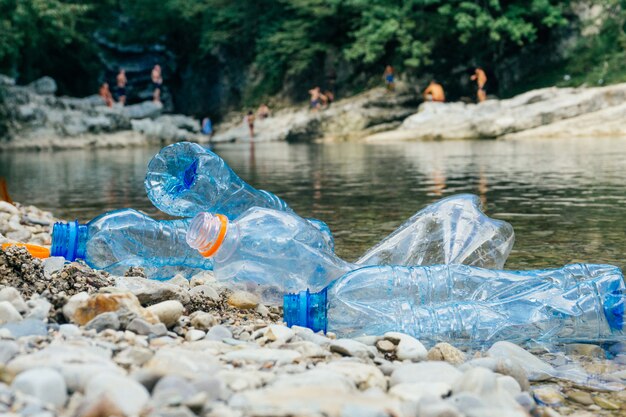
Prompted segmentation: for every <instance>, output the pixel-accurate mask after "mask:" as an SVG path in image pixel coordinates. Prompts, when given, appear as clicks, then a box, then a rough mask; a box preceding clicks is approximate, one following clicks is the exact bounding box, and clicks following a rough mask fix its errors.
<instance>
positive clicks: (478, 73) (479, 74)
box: [471, 67, 487, 103]
mask: <svg viewBox="0 0 626 417" xmlns="http://www.w3.org/2000/svg"><path fill="white" fill-rule="evenodd" d="M471 80H472V81H476V85H477V86H478V91H477V92H476V99H477V100H478V102H479V103H482V102H483V101H485V100H486V99H487V92H486V91H485V84H486V83H487V74H485V71H483V69H482V68H480V67H478V68H476V69H475V70H474V75H472V77H471Z"/></svg>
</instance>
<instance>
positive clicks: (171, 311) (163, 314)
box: [146, 300, 185, 327]
mask: <svg viewBox="0 0 626 417" xmlns="http://www.w3.org/2000/svg"><path fill="white" fill-rule="evenodd" d="M146 310H148V311H149V312H150V313H152V314H154V315H155V316H156V317H158V319H159V321H161V323H163V324H165V326H167V327H172V326H173V325H175V324H176V323H177V322H178V319H179V318H180V317H181V316H182V315H183V311H185V307H183V305H182V304H181V303H180V301H177V300H169V301H163V302H160V303H158V304H154V305H151V306H150V307H147V308H146Z"/></svg>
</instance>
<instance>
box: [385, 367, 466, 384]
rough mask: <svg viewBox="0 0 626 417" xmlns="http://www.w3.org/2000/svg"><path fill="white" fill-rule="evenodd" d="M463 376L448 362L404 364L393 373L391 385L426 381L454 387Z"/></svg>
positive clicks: (390, 380)
mask: <svg viewBox="0 0 626 417" xmlns="http://www.w3.org/2000/svg"><path fill="white" fill-rule="evenodd" d="M461 375H463V374H462V373H461V371H459V370H458V369H456V368H455V367H454V366H452V365H450V364H449V363H446V362H420V363H404V364H402V365H400V366H399V367H398V368H396V370H395V371H393V373H392V374H391V378H390V379H389V385H390V386H392V387H393V386H394V385H397V384H402V383H415V382H425V381H428V382H429V383H437V382H441V383H444V384H448V385H452V384H454V383H455V381H456V380H457V379H459V378H460V377H461Z"/></svg>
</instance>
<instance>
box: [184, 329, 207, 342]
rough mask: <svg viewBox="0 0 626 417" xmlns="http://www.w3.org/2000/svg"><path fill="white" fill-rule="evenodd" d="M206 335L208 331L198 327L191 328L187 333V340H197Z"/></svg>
mask: <svg viewBox="0 0 626 417" xmlns="http://www.w3.org/2000/svg"><path fill="white" fill-rule="evenodd" d="M204 336H206V333H205V332H203V331H202V330H197V329H189V330H187V333H185V340H186V341H188V342H195V341H196V340H200V339H202V338H204Z"/></svg>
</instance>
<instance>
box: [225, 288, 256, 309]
mask: <svg viewBox="0 0 626 417" xmlns="http://www.w3.org/2000/svg"><path fill="white" fill-rule="evenodd" d="M228 304H230V305H231V306H233V307H236V308H238V309H241V310H252V309H254V308H256V307H257V306H258V305H259V297H257V296H256V295H255V294H252V293H250V292H247V291H235V292H233V293H232V294H231V295H230V296H228Z"/></svg>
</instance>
